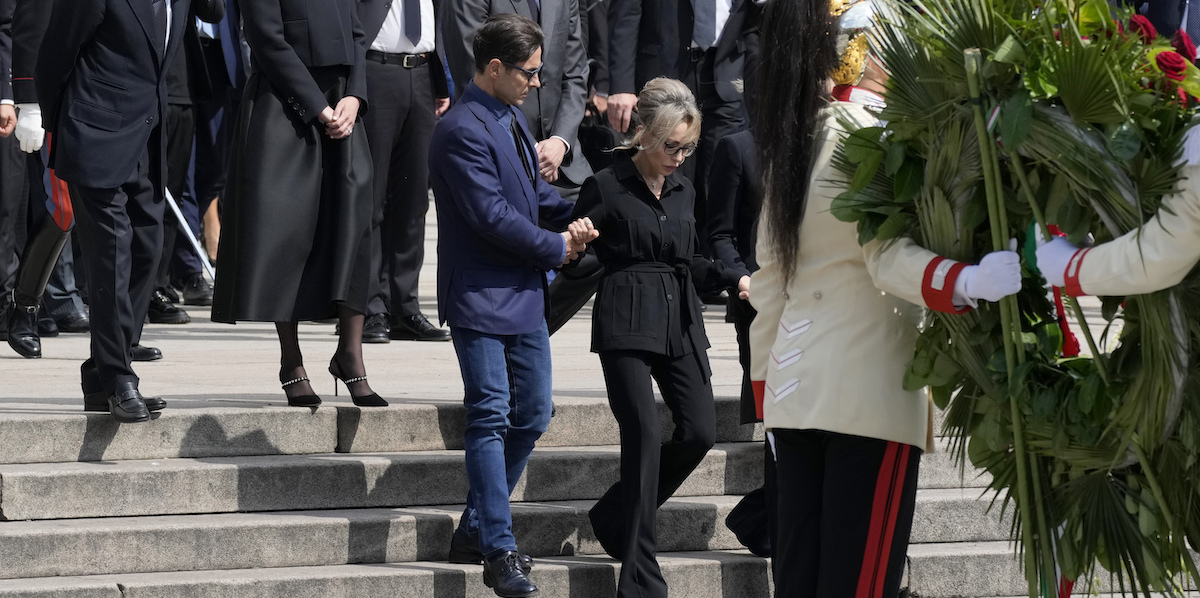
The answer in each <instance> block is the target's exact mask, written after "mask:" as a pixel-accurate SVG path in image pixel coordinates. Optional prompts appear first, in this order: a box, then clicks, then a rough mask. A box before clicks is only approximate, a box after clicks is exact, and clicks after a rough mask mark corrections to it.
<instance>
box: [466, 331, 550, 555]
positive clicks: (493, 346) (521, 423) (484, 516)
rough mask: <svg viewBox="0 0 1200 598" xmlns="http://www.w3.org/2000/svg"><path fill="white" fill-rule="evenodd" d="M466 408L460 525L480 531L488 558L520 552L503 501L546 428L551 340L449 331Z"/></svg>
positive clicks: (541, 335)
mask: <svg viewBox="0 0 1200 598" xmlns="http://www.w3.org/2000/svg"><path fill="white" fill-rule="evenodd" d="M451 329H452V334H451V338H452V339H454V350H455V352H456V353H457V354H458V365H459V370H460V371H461V372H462V378H463V388H464V397H463V404H464V405H466V407H467V427H466V431H465V433H464V434H463V436H464V438H463V439H464V444H465V448H466V453H467V456H466V463H467V480H468V481H469V482H470V484H471V491H470V493H469V495H468V496H467V510H466V512H465V513H464V514H463V519H462V522H461V523H460V525H461V526H464V527H466V528H467V530H468V531H469V532H472V533H474V532H476V530H477V531H478V534H479V549H480V551H481V552H483V555H484V556H485V557H489V558H490V557H492V556H495V555H497V554H500V553H501V552H504V551H508V550H516V549H517V540H516V538H515V537H513V533H512V513H511V511H510V510H509V505H508V497H509V495H511V494H512V491H513V488H514V487H515V486H516V485H517V480H519V479H521V473H522V472H524V471H525V463H526V462H528V461H529V454H530V453H531V452H533V445H534V443H535V442H537V439H538V438H540V437H541V436H542V434H543V433H544V432H545V431H546V427H547V426H549V425H550V412H551V409H552V407H553V403H552V401H551V379H550V369H551V366H550V335H549V333H548V332H547V329H546V322H545V321H542V322H541V325H540V326H539V328H538V329H537V330H535V331H533V332H530V333H527V334H513V335H498V334H486V333H483V332H478V331H475V330H470V329H466V328H455V327H453V326H451Z"/></svg>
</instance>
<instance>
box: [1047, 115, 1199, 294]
mask: <svg viewBox="0 0 1200 598" xmlns="http://www.w3.org/2000/svg"><path fill="white" fill-rule="evenodd" d="M1193 131H1196V130H1195V129H1194V130H1193ZM1193 134H1194V133H1193ZM1181 176H1183V177H1184V180H1183V182H1182V184H1181V185H1182V188H1181V189H1180V191H1179V192H1178V193H1175V194H1174V195H1171V196H1169V197H1166V198H1164V199H1163V203H1162V206H1161V207H1160V208H1159V210H1158V214H1157V215H1156V216H1155V217H1154V218H1152V219H1150V221H1149V222H1147V223H1146V224H1145V225H1144V226H1142V228H1140V229H1135V230H1132V231H1129V232H1128V233H1125V234H1124V235H1122V236H1120V237H1118V238H1116V239H1113V240H1112V241H1110V242H1108V243H1102V244H1100V245H1097V246H1095V247H1091V248H1084V249H1080V250H1079V251H1077V252H1075V255H1074V256H1072V257H1071V259H1070V261H1068V262H1067V271H1066V272H1065V279H1066V286H1065V287H1064V290H1065V291H1066V292H1067V293H1068V294H1070V295H1075V296H1079V295H1142V294H1145V293H1152V292H1154V291H1159V290H1162V289H1165V288H1168V287H1172V286H1175V285H1177V284H1179V282H1180V281H1182V280H1183V277H1184V276H1186V275H1187V273H1188V272H1190V271H1191V269H1192V267H1193V266H1195V265H1196V262H1197V261H1200V163H1196V162H1195V161H1193V162H1191V163H1189V164H1187V165H1185V166H1184V167H1183V171H1182V173H1181Z"/></svg>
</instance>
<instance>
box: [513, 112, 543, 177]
mask: <svg viewBox="0 0 1200 598" xmlns="http://www.w3.org/2000/svg"><path fill="white" fill-rule="evenodd" d="M508 130H509V132H510V133H512V137H513V143H515V144H517V156H519V157H520V158H521V165H522V166H524V167H525V176H527V177H529V183H530V184H531V185H532V184H533V169H531V168H530V167H529V148H528V147H527V146H526V145H525V136H524V135H522V134H521V128H520V127H518V126H517V116H516V115H515V114H514V115H513V117H512V120H511V121H509V123H508ZM534 186H535V187H536V186H537V185H534Z"/></svg>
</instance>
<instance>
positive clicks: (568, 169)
mask: <svg viewBox="0 0 1200 598" xmlns="http://www.w3.org/2000/svg"><path fill="white" fill-rule="evenodd" d="M584 1H586V0H584ZM443 2H444V9H443V10H445V14H444V15H443V17H442V27H444V28H445V33H446V35H445V49H446V62H447V63H449V65H450V75H451V76H452V77H453V78H454V88H455V90H457V91H458V92H459V93H461V92H462V90H463V89H464V88H465V87H466V86H467V83H469V82H470V81H471V78H472V77H473V76H474V75H475V55H474V53H473V51H472V41H473V40H474V39H475V31H476V30H477V29H479V26H480V25H482V24H483V22H484V21H486V20H487V19H488V17H490V16H492V15H497V14H504V13H515V14H519V15H521V16H523V17H527V18H530V19H532V20H533V21H534V22H536V23H538V25H539V26H540V27H541V29H542V32H543V34H544V35H545V36H546V40H545V43H544V44H543V48H542V57H543V67H542V71H541V72H540V73H539V74H538V75H539V79H540V80H541V82H542V85H541V87H537V88H535V89H533V90H531V91H530V92H529V97H527V98H526V99H525V101H524V102H523V103H522V104H521V112H523V113H524V114H525V120H526V121H528V122H529V129H530V131H532V132H533V137H534V139H537V141H538V143H537V153H538V157H539V162H540V163H539V164H538V171H539V174H540V175H541V177H542V178H543V179H544V180H546V182H548V183H551V184H553V185H554V186H555V187H557V188H558V189H559V193H560V194H562V195H563V196H564V197H566V198H568V199H573V198H574V197H575V196H576V195H578V193H579V186H580V185H582V184H583V181H585V180H587V178H588V177H590V176H592V168H591V166H590V165H588V162H587V160H586V159H585V158H584V157H583V153H582V151H581V149H580V147H579V138H578V135H579V124H580V123H581V122H583V113H584V110H585V109H586V107H587V96H588V87H587V84H588V57H587V48H586V47H585V46H584V44H583V30H582V27H581V25H580V17H579V0H443Z"/></svg>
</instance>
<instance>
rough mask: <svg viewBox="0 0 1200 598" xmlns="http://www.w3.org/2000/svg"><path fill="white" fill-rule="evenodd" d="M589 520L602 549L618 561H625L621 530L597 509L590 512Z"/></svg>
mask: <svg viewBox="0 0 1200 598" xmlns="http://www.w3.org/2000/svg"><path fill="white" fill-rule="evenodd" d="M601 502H603V500H602V501H601ZM597 504H599V503H597ZM588 520H589V521H591V523H592V533H593V534H594V535H595V536H596V540H598V541H599V542H600V547H601V548H603V549H604V553H605V554H607V555H608V556H610V557H612V558H614V559H616V560H618V561H624V560H625V558H624V557H625V551H624V550H621V546H622V544H623V542H621V536H622V534H621V530H620V529H619V528H618V527H617V526H615V525H613V524H612V523H610V522H609V521H607V520H606V519H605V518H604V516H603V515H600V514H599V512H598V511H597V510H596V508H595V507H592V510H591V511H588Z"/></svg>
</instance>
